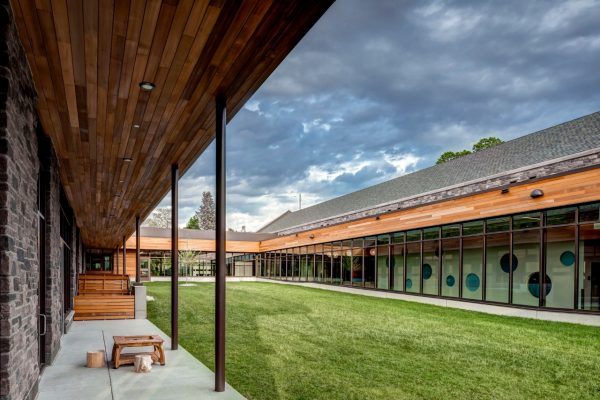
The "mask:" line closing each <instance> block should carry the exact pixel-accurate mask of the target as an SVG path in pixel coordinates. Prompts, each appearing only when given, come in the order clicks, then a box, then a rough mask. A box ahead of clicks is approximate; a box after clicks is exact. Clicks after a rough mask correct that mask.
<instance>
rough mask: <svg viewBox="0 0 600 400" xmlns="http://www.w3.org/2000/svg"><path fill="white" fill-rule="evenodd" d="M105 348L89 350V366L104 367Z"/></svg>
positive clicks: (87, 364)
mask: <svg viewBox="0 0 600 400" xmlns="http://www.w3.org/2000/svg"><path fill="white" fill-rule="evenodd" d="M104 359H105V358H104V350H96V351H88V352H87V363H86V366H87V367H88V368H102V367H104V366H105V365H106V364H104Z"/></svg>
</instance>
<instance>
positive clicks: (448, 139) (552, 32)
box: [180, 0, 600, 229]
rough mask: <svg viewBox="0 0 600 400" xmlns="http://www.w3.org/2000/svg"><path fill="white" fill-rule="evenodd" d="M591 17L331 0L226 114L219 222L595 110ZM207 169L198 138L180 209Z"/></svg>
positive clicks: (579, 9)
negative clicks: (224, 186)
mask: <svg viewBox="0 0 600 400" xmlns="http://www.w3.org/2000/svg"><path fill="white" fill-rule="evenodd" d="M598 21H600V4H599V2H597V1H569V2H564V1H522V0H520V1H470V2H467V1H446V2H444V1H428V2H426V1H397V0H394V1H359V0H338V1H337V2H336V3H335V4H334V5H333V6H332V7H331V9H330V10H329V11H328V12H327V13H326V15H325V16H323V18H322V19H321V20H320V21H319V22H318V23H317V25H316V26H315V27H314V28H313V29H312V30H311V32H309V33H308V34H307V36H306V37H305V38H304V39H303V40H302V42H301V43H300V44H299V45H298V46H297V47H296V49H294V51H292V53H291V54H290V55H289V56H288V57H287V59H286V60H285V61H284V62H283V63H282V64H281V65H280V66H279V68H278V69H277V70H276V71H275V72H274V73H273V74H272V76H271V77H270V78H269V79H268V80H267V82H266V83H265V84H264V85H263V87H262V88H261V89H260V90H259V91H258V92H257V93H256V94H255V95H254V97H253V98H252V99H251V100H250V101H249V102H248V103H247V104H246V107H245V108H244V109H242V110H241V111H240V112H239V113H238V115H236V117H235V118H234V120H233V121H232V122H231V123H230V124H229V127H228V157H229V158H228V196H229V197H228V213H229V224H230V225H231V226H233V227H234V228H236V229H239V228H240V227H241V226H242V225H246V226H248V228H251V229H255V228H258V227H259V226H261V225H263V224H264V223H266V222H268V220H269V219H271V218H273V217H275V216H276V215H278V214H279V213H281V212H283V211H285V210H286V209H296V208H297V201H298V193H299V192H301V193H302V197H303V205H310V204H312V203H314V202H318V201H322V200H325V199H328V198H331V197H333V196H337V195H340V194H343V193H347V192H350V191H353V190H356V189H360V188H362V187H365V186H368V185H371V184H374V183H378V182H381V181H383V180H387V179H390V178H392V177H395V176H398V175H400V174H402V173H406V172H410V171H413V170H415V169H417V168H418V169H420V168H423V167H426V166H428V165H431V164H432V163H433V162H434V161H435V159H436V158H437V156H438V155H439V154H440V153H442V152H443V151H445V150H458V149H462V148H466V147H470V146H471V145H472V144H473V143H474V142H475V141H476V140H477V139H478V138H480V137H482V136H490V135H494V136H499V137H501V138H503V139H505V140H508V139H511V138H514V137H516V136H520V135H523V134H526V133H530V132H533V131H535V130H538V129H542V128H544V127H547V126H551V125H554V124H557V123H560V122H563V121H566V120H569V119H572V118H575V117H578V116H581V115H584V114H587V113H590V112H593V111H596V110H597V109H598V108H599V101H600V91H599V90H598V88H599V87H600V74H598V73H597V71H598V69H599V67H600V27H599V26H600V25H599V24H598ZM213 173H214V147H213V146H210V147H209V148H208V149H207V151H206V152H205V154H203V155H202V156H201V157H200V158H199V160H198V161H197V162H196V164H195V165H194V166H193V167H192V168H191V169H190V170H189V171H188V172H187V174H186V176H185V177H184V178H183V179H182V182H181V189H180V190H181V192H182V193H181V195H180V196H181V199H182V200H181V201H182V203H181V205H180V207H182V208H183V210H182V217H181V219H182V220H184V219H187V218H188V217H189V216H190V215H191V212H192V210H193V209H194V208H196V207H197V205H198V203H199V200H200V193H201V192H202V191H203V190H209V189H211V190H213V191H214V189H212V185H213V182H214V179H213Z"/></svg>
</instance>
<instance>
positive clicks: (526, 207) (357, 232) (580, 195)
mask: <svg viewBox="0 0 600 400" xmlns="http://www.w3.org/2000/svg"><path fill="white" fill-rule="evenodd" d="M588 161H590V160H588ZM588 166H589V167H593V168H592V169H588V170H584V171H580V172H573V173H570V174H565V175H560V176H554V177H551V178H547V179H532V180H528V181H527V182H526V183H520V184H519V183H517V184H514V185H513V186H511V187H510V191H509V192H508V193H506V194H503V193H501V191H500V188H496V189H495V190H491V191H487V192H484V193H478V194H473V195H469V196H465V197H458V198H454V199H449V200H445V201H440V202H434V203H431V204H426V205H422V206H419V207H414V208H408V209H402V210H399V211H394V212H389V213H385V214H381V215H378V216H369V217H365V218H362V219H357V220H352V221H349V222H343V223H339V224H337V225H332V226H326V227H322V228H315V229H311V230H307V231H302V232H298V233H293V234H286V235H284V234H282V236H280V237H278V238H275V239H270V240H265V241H262V242H260V251H261V252H264V251H271V250H278V249H285V248H290V247H296V246H304V245H311V244H318V243H325V242H329V241H335V240H343V239H350V238H355V237H361V236H368V235H377V234H380V233H386V232H394V231H402V230H407V229H413V228H425V227H428V226H436V225H443V224H450V223H454V222H462V221H468V220H474V219H480V218H489V217H493V216H498V215H507V214H516V213H521V212H527V211H533V210H542V209H545V208H552V207H560V206H565V205H569V204H577V203H585V202H593V201H598V200H600V167H598V166H596V165H595V163H594V162H592V161H590V164H589V165H588ZM576 167H578V168H581V167H582V165H579V164H578V165H577V166H576ZM534 189H542V190H543V191H544V196H542V197H540V198H536V199H534V198H531V196H530V194H531V191H532V190H534ZM458 195H459V194H457V196H458ZM381 212H385V210H381Z"/></svg>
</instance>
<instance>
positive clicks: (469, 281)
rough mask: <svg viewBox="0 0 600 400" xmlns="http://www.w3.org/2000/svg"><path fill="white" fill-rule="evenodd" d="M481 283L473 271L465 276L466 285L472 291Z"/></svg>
mask: <svg viewBox="0 0 600 400" xmlns="http://www.w3.org/2000/svg"><path fill="white" fill-rule="evenodd" d="M479 285H480V281H479V277H478V276H477V275H476V274H474V273H472V272H471V273H470V274H468V275H467V277H466V278H465V286H466V287H467V289H469V290H470V291H471V292H475V291H476V290H477V289H479Z"/></svg>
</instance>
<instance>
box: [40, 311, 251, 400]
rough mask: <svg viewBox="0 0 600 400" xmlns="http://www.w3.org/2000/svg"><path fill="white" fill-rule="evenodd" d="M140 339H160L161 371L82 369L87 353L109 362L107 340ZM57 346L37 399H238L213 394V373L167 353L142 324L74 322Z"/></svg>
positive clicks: (230, 393)
mask: <svg viewBox="0 0 600 400" xmlns="http://www.w3.org/2000/svg"><path fill="white" fill-rule="evenodd" d="M144 334H158V335H160V336H161V337H163V338H164V339H165V350H166V359H167V364H166V365H165V366H160V365H159V364H154V365H153V366H152V371H151V372H150V373H146V374H136V373H135V372H133V366H132V365H125V366H122V367H120V368H119V369H112V368H108V367H107V368H86V367H85V362H86V352H87V351H89V350H101V349H102V350H105V351H106V354H107V355H108V357H109V358H110V354H111V350H112V345H113V340H112V337H113V336H118V335H144ZM209 345H210V346H212V344H209ZM61 346H62V348H61V350H60V352H59V353H58V355H57V356H56V359H55V360H54V363H53V364H52V365H51V366H48V367H46V369H45V370H44V373H43V374H42V378H41V380H40V387H39V397H38V400H59V399H60V400H70V399H77V400H80V399H86V400H125V399H127V400H134V399H135V400H137V399H161V400H170V399H220V400H221V399H222V400H225V399H244V397H243V396H242V395H240V394H239V393H238V392H237V391H235V389H233V388H232V387H231V386H229V385H227V387H226V389H225V392H223V393H217V392H215V391H213V385H214V374H213V372H212V371H211V370H209V369H208V368H207V367H206V366H205V365H204V364H202V363H201V362H199V361H198V360H197V359H196V358H194V357H193V356H192V355H191V354H190V353H188V352H187V351H186V350H184V349H183V348H182V347H181V346H179V350H177V351H171V350H170V346H171V344H170V339H169V337H168V336H167V335H165V334H164V333H163V332H162V331H161V330H160V329H158V328H157V327H156V326H155V325H154V324H152V323H151V322H150V321H148V320H145V319H136V320H119V321H76V322H74V323H73V325H72V326H71V329H70V331H69V333H68V334H66V335H65V336H63V338H62V341H61ZM131 350H133V351H135V349H131ZM137 350H138V351H145V348H138V349H137ZM149 350H151V348H149ZM107 365H108V364H107Z"/></svg>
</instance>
